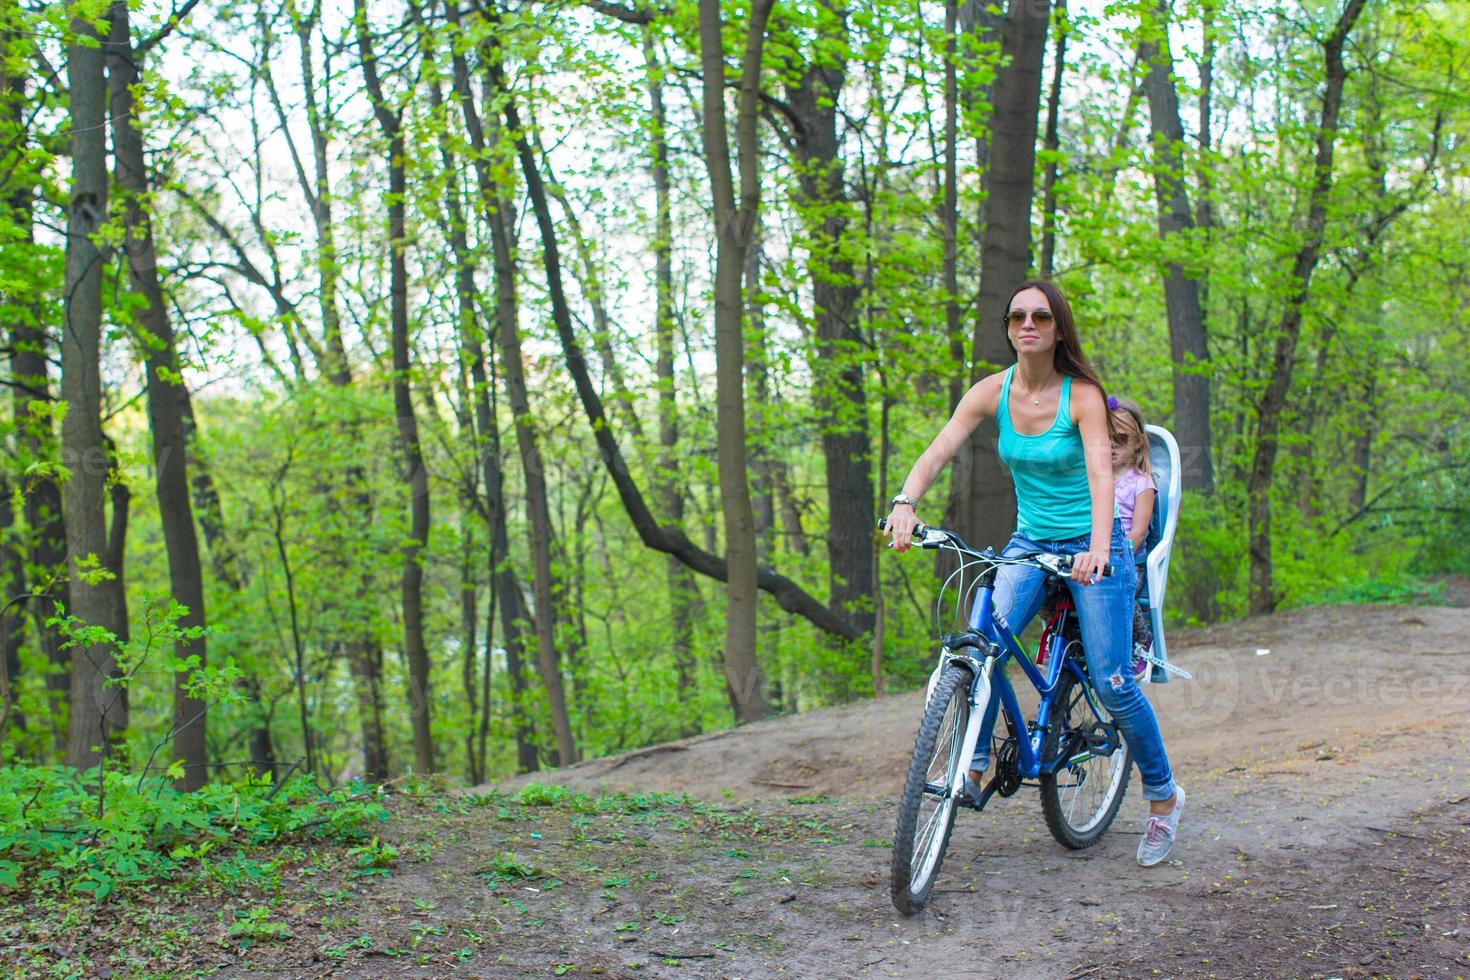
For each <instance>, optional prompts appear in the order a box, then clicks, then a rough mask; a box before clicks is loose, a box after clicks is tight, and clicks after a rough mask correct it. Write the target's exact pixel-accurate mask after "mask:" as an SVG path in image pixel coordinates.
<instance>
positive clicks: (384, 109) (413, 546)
mask: <svg viewBox="0 0 1470 980" xmlns="http://www.w3.org/2000/svg"><path fill="white" fill-rule="evenodd" d="M353 9H354V10H355V11H356V18H355V19H356V22H357V47H358V51H359V53H360V54H361V55H362V71H363V75H364V77H365V79H366V81H367V89H368V97H369V99H370V101H371V102H372V106H373V115H374V116H375V117H376V118H377V120H378V126H379V128H381V129H382V130H383V137H384V139H386V140H387V141H388V195H387V198H386V203H387V212H388V215H387V217H388V269H389V272H388V276H389V285H388V292H389V297H390V299H389V309H390V312H389V322H390V333H391V336H392V340H391V346H392V348H393V412H394V415H395V416H396V417H397V424H398V448H399V453H400V454H401V455H402V457H403V462H402V465H403V482H404V488H405V490H407V492H408V499H409V532H408V541H407V542H406V543H405V544H404V546H403V577H402V584H401V590H402V593H401V594H402V607H403V651H404V654H405V655H406V656H407V659H408V687H409V690H408V704H409V712H410V723H411V725H412V728H413V758H414V766H415V767H416V768H417V769H418V771H419V772H425V773H427V772H433V771H434V735H433V729H432V715H431V707H432V704H433V702H432V699H431V697H430V691H429V680H430V678H429V673H430V665H429V651H428V647H427V646H426V645H425V644H424V566H423V562H422V557H421V556H422V552H423V551H424V549H426V548H427V547H428V546H429V527H430V524H429V472H428V470H427V469H425V468H424V454H423V449H422V447H421V446H420V444H419V423H418V416H417V414H416V413H415V412H414V407H413V388H412V371H413V365H412V363H411V360H410V357H409V349H408V262H407V258H406V256H405V254H404V252H405V249H406V248H407V247H408V242H407V238H408V230H407V227H406V224H405V217H404V214H405V207H406V204H405V198H406V196H407V179H406V175H405V172H404V168H405V167H406V165H407V163H406V160H405V158H404V143H403V120H402V118H401V116H400V115H399V114H398V113H395V112H393V111H392V109H390V108H389V107H388V103H387V100H386V99H384V97H383V86H382V81H381V79H379V77H378V61H377V56H376V55H375V54H374V51H373V43H372V35H371V33H370V31H369V27H368V22H367V2H366V0H354V4H353Z"/></svg>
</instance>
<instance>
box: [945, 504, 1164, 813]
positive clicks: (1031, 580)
mask: <svg viewBox="0 0 1470 980" xmlns="http://www.w3.org/2000/svg"><path fill="white" fill-rule="evenodd" d="M1091 540H1092V539H1091V536H1090V535H1086V536H1083V537H1080V538H1072V539H1070V540H1067V541H1032V540H1031V539H1029V538H1027V537H1026V536H1025V535H1023V534H1022V533H1021V532H1019V531H1017V532H1016V533H1015V534H1013V535H1012V536H1011V540H1010V543H1009V544H1007V545H1006V546H1005V550H1004V551H1002V552H1001V554H1002V555H1005V556H1007V557H1015V556H1018V555H1024V554H1032V553H1035V552H1038V551H1044V552H1049V553H1051V554H1058V555H1075V554H1079V553H1081V552H1083V551H1086V550H1087V547H1088V545H1089V544H1090V543H1091ZM1110 551H1111V557H1110V561H1111V563H1112V566H1113V574H1112V575H1111V576H1109V577H1106V578H1099V579H1098V580H1097V581H1096V582H1094V583H1093V584H1091V585H1079V584H1078V583H1076V582H1073V581H1071V580H1070V579H1069V580H1068V581H1067V587H1068V588H1069V589H1070V590H1071V592H1072V602H1073V604H1074V605H1075V606H1076V607H1077V616H1078V619H1079V621H1080V623H1081V626H1082V648H1083V650H1084V651H1085V653H1086V656H1087V673H1088V676H1090V677H1091V678H1092V679H1093V684H1092V687H1093V690H1094V691H1096V692H1097V699H1098V701H1099V702H1100V703H1101V704H1102V706H1103V707H1104V708H1106V709H1107V711H1108V713H1109V714H1110V715H1112V718H1113V722H1114V724H1116V725H1117V726H1118V730H1119V731H1121V732H1122V733H1123V737H1124V738H1125V739H1127V740H1128V748H1129V749H1131V750H1132V752H1133V758H1134V759H1135V760H1136V761H1137V762H1138V772H1139V775H1140V776H1141V777H1142V779H1143V798H1144V799H1146V800H1167V799H1169V797H1171V796H1173V795H1174V778H1173V775H1172V774H1171V773H1170V771H1169V757H1168V755H1167V754H1165V752H1164V739H1163V736H1162V735H1160V734H1159V723H1158V719H1156V718H1155V717H1154V709H1153V705H1151V704H1149V702H1148V698H1146V697H1144V696H1143V691H1141V690H1140V689H1139V687H1138V683H1137V682H1136V681H1134V679H1133V666H1132V661H1133V642H1132V636H1133V590H1134V581H1135V578H1136V575H1137V572H1136V571H1135V569H1134V565H1133V555H1132V553H1131V552H1130V551H1128V550H1127V538H1126V537H1125V535H1124V534H1123V525H1122V522H1121V521H1116V520H1115V521H1113V541H1112V546H1111V548H1110ZM1045 583H1046V573H1045V572H1043V571H1042V570H1041V569H1039V568H1035V567H1033V566H1030V565H1002V566H1001V567H1000V570H999V571H998V572H997V574H996V577H995V596H994V600H993V605H994V609H995V613H996V615H997V616H998V617H1000V618H1001V619H1003V620H1004V621H1005V623H1006V624H1007V625H1008V626H1009V627H1010V628H1011V631H1012V632H1013V633H1016V634H1017V635H1019V634H1020V632H1021V631H1022V630H1023V629H1025V628H1026V624H1027V623H1029V622H1031V620H1032V619H1034V618H1035V617H1036V614H1037V612H1039V611H1040V609H1041V603H1042V601H1043V600H1044V598H1045V596H1046V590H1045ZM971 625H974V624H973V623H972V624H971ZM999 705H1000V700H999V698H991V701H990V705H989V707H988V708H987V709H986V711H985V718H984V720H983V721H982V722H981V725H980V738H979V740H978V741H977V742H976V744H975V757H974V760H973V762H972V763H971V768H972V769H985V768H987V767H988V766H989V763H990V738H991V733H992V732H993V731H994V730H995V716H996V711H997V709H998V707H999Z"/></svg>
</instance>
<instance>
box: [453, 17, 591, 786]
mask: <svg viewBox="0 0 1470 980" xmlns="http://www.w3.org/2000/svg"><path fill="white" fill-rule="evenodd" d="M449 16H450V20H451V23H453V24H455V26H458V18H459V15H458V14H457V13H456V12H453V11H452V8H451V13H450V15H449ZM482 53H483V55H484V57H485V61H486V68H487V70H488V71H489V72H490V73H491V75H490V77H491V84H492V87H493V89H494V92H495V96H496V97H497V98H499V97H508V96H509V92H508V90H507V89H506V88H505V87H504V84H503V77H502V76H501V74H500V67H499V53H498V52H496V51H494V50H485V51H483V52H482ZM454 76H455V89H456V91H457V93H458V95H459V99H460V105H461V108H462V110H463V113H464V118H465V128H466V129H467V130H468V132H469V136H470V145H471V147H472V148H473V149H474V151H475V174H476V178H477V182H478V186H479V191H480V201H479V204H480V207H481V208H483V209H484V211H485V212H486V213H485V220H486V222H487V223H488V224H489V225H490V239H491V249H492V253H493V256H494V263H495V339H496V344H497V346H498V347H499V348H500V355H501V356H500V361H501V365H502V367H503V369H504V371H505V390H506V396H507V397H508V398H509V399H510V410H511V416H512V418H513V420H514V423H515V430H516V446H517V448H518V449H519V451H520V456H521V466H522V469H523V470H524V473H525V481H526V510H527V512H528V516H529V518H530V522H529V525H528V527H527V533H528V536H529V538H530V541H529V544H530V548H531V566H532V593H533V595H534V596H535V600H536V611H535V627H536V663H537V668H538V672H539V673H540V675H541V684H542V686H543V687H544V688H545V689H546V697H547V700H548V702H549V704H550V707H551V724H552V730H553V731H554V732H555V733H556V744H557V756H558V760H557V761H558V763H559V764H560V765H564V766H566V765H571V764H572V763H574V762H576V761H577V746H576V740H575V739H574V737H573V735H572V723H571V715H570V713H569V712H568V710H567V701H566V692H565V690H564V688H563V685H562V682H561V668H560V665H559V664H558V662H557V659H558V658H557V651H556V608H555V600H554V598H553V594H552V593H553V583H552V571H551V512H550V509H549V507H548V504H547V494H546V474H545V470H544V467H543V462H542V459H541V454H540V450H539V448H538V446H537V438H536V430H535V422H534V419H533V418H532V415H531V400H530V396H529V393H528V392H527V389H526V377H525V369H524V367H523V362H522V359H521V338H520V333H519V330H518V327H517V325H516V310H517V299H516V267H515V255H514V250H515V243H514V234H515V228H514V224H513V222H512V221H511V216H512V214H513V212H514V208H513V206H512V204H511V202H510V201H509V200H508V199H507V198H506V197H505V196H504V194H503V193H502V192H501V190H500V188H499V186H498V185H497V183H496V181H495V179H494V176H493V175H492V174H491V172H490V161H489V160H488V159H487V156H486V154H487V143H486V139H485V132H484V129H483V127H482V126H481V120H480V114H479V110H478V109H477V108H476V107H475V105H474V97H473V94H472V93H471V91H470V88H469V71H468V66H467V65H466V63H465V59H464V56H463V55H460V54H456V55H455V56H454ZM517 128H518V127H516V126H512V127H511V129H512V130H513V131H514V130H516V129H517Z"/></svg>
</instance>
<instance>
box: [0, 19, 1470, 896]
mask: <svg viewBox="0 0 1470 980" xmlns="http://www.w3.org/2000/svg"><path fill="white" fill-rule="evenodd" d="M0 48H3V59H0V71H3V75H4V78H3V82H0V181H3V186H0V309H3V318H4V323H3V330H4V344H5V346H6V348H7V354H8V364H9V369H8V373H7V374H6V378H7V384H8V388H9V393H10V398H9V400H8V404H7V405H6V406H5V408H4V409H3V410H0V425H3V433H4V443H3V444H4V449H5V461H4V465H3V469H0V480H3V489H4V495H3V502H4V506H3V507H0V576H3V580H4V589H3V592H4V599H5V604H4V607H3V616H0V643H3V646H4V656H3V658H0V666H3V670H0V766H3V767H23V766H29V767H47V766H66V767H71V768H72V769H73V770H75V771H76V772H77V773H78V774H81V773H87V772H91V773H92V775H90V776H87V777H85V779H84V781H87V780H90V781H92V782H95V783H96V784H97V785H98V787H101V786H102V785H103V782H102V780H101V778H100V776H98V775H97V773H98V772H100V771H101V770H115V771H118V772H122V773H127V774H130V776H131V777H132V778H137V779H140V780H141V779H143V778H145V777H160V778H163V779H166V780H168V781H170V782H172V783H173V784H174V785H176V786H177V788H178V789H179V790H182V791H192V790H199V789H201V788H203V787H207V786H209V785H211V784H219V783H227V782H230V781H234V780H241V779H246V778H263V779H264V780H265V781H266V783H267V784H269V783H270V782H271V781H274V780H284V779H285V778H286V776H287V775H289V774H291V773H306V774H309V775H310V776H311V777H312V778H313V779H314V780H315V781H316V783H317V784H319V785H320V786H322V787H324V788H326V787H336V786H342V785H346V784H349V783H352V782H353V781H367V782H381V781H384V780H390V779H393V778H396V777H401V776H404V775H405V774H408V773H416V774H427V773H438V774H443V775H444V777H445V778H448V779H451V780H453V781H455V782H458V783H460V784H464V785H474V784H479V783H483V782H485V781H487V780H493V779H495V778H497V777H502V776H505V775H508V774H512V773H516V772H527V771H535V770H539V769H544V768H549V767H554V766H559V765H565V764H568V763H572V762H576V761H578V760H580V759H587V758H593V757H597V756H603V755H607V754H610V753H616V752H621V751H628V750H632V749H636V748H639V747H641V746H647V745H651V744H653V743H658V742H663V741H667V740H671V739H677V738H681V737H687V736H691V735H695V734H698V733H702V732H709V731H714V730H717V729H720V728H724V727H728V726H731V725H734V724H739V723H744V722H750V721H754V720H757V719H761V718H765V717H768V716H771V715H773V714H790V713H796V712H800V711H804V710H808V709H811V708H815V707H819V706H824V705H831V704H838V703H843V702H849V701H852V700H855V699H859V698H868V697H872V696H874V695H876V694H882V693H884V692H893V691H902V690H909V689H911V688H913V687H914V686H916V685H918V684H919V683H921V681H922V679H923V678H924V677H925V676H926V675H927V672H928V670H929V668H930V665H931V661H932V656H933V639H932V637H933V632H932V630H933V616H932V599H933V597H934V595H935V593H936V591H937V588H938V585H939V579H938V577H937V571H938V570H937V569H936V567H935V565H934V564H933V563H932V562H930V561H928V559H926V558H923V557H920V556H919V555H917V554H914V555H909V556H907V557H905V558H899V557H898V556H897V555H895V554H893V553H892V552H891V551H889V550H888V549H886V548H885V547H884V546H883V542H882V540H881V539H880V537H879V536H878V535H877V533H876V531H875V524H876V521H877V519H878V518H879V517H880V516H882V515H883V514H885V513H886V512H887V504H886V501H887V500H888V499H889V497H890V496H891V495H892V494H894V493H895V492H897V491H898V489H899V487H900V485H901V483H902V480H903V477H904V474H905V473H906V472H907V469H908V467H909V465H910V464H911V463H912V461H913V459H914V457H916V456H917V455H918V453H919V452H920V451H921V450H922V449H923V447H924V446H925V445H926V444H927V442H928V440H929V439H930V438H931V437H932V435H933V434H934V433H935V432H936V431H937V430H938V428H939V426H940V424H941V423H942V422H943V420H944V419H945V418H946V417H947V416H948V414H949V412H950V411H951V410H952V409H953V407H954V405H955V404H956V402H957V400H958V398H959V397H960V395H961V394H962V393H963V392H964V391H965V390H966V388H967V387H968V385H969V384H971V383H972V382H974V381H975V380H978V379H979V378H981V377H983V376H985V375H987V374H989V373H991V372H993V371H995V370H997V369H1000V368H1003V367H1004V366H1005V365H1007V364H1009V363H1010V362H1011V360H1012V359H1013V353H1012V351H1011V349H1010V347H1009V345H1008V343H1007V341H1006V338H1005V334H1004V331H1003V328H1002V314H1003V312H1004V308H1005V303H1006V299H1007V297H1008V296H1009V291H1010V289H1011V287H1012V286H1013V285H1015V284H1016V283H1018V282H1020V281H1022V280H1023V279H1025V278H1027V277H1028V276H1043V277H1047V278H1051V279H1054V280H1055V281H1057V282H1058V283H1059V284H1060V285H1061V286H1062V288H1063V289H1065V290H1066V291H1067V293H1068V295H1069V296H1070V298H1071V301H1072V304H1073V307H1074V309H1075V311H1076V314H1077V319H1078V325H1079V330H1080V332H1081V335H1082V339H1083V342H1084V345H1085V347H1086V350H1087V351H1088V354H1089V356H1090V357H1091V358H1092V360H1093V362H1094V364H1095V365H1096V366H1097V368H1098V370H1099V372H1100V374H1101V376H1102V378H1103V380H1104V382H1105V384H1106V385H1107V387H1108V390H1109V393H1112V394H1120V395H1128V396H1130V397H1132V398H1134V399H1136V400H1137V401H1138V402H1139V403H1140V404H1141V405H1142V407H1143V409H1144V412H1145V414H1146V416H1147V419H1148V421H1149V422H1151V423H1156V424H1160V425H1163V426H1165V427H1167V428H1169V429H1170V430H1171V431H1172V432H1173V433H1174V434H1175V436H1176V438H1177V439H1178V441H1179V444H1180V446H1181V447H1182V450H1183V458H1184V480H1185V499H1184V503H1183V506H1182V508H1181V524H1180V528H1179V531H1178V535H1177V544H1176V547H1175V553H1174V559H1173V565H1172V568H1173V572H1172V576H1171V580H1170V597H1169V610H1168V611H1169V615H1170V617H1171V621H1172V622H1177V623H1181V624H1185V623H1190V624H1200V623H1215V622H1221V621H1225V620H1229V619H1233V618H1238V617H1242V616H1246V615H1251V614H1266V613H1271V612H1273V611H1275V610H1280V609H1285V608H1289V607H1294V606H1302V605H1315V604H1324V603H1341V602H1354V601H1370V600H1382V599H1403V598H1406V597H1413V596H1420V595H1425V594H1432V591H1433V584H1432V579H1433V577H1434V576H1436V575H1442V574H1452V573H1458V574H1464V573H1467V572H1470V536H1467V534H1466V531H1467V530H1470V519H1467V518H1470V494H1467V485H1470V431H1467V428H1466V422H1465V419H1466V415H1467V407H1470V406H1467V388H1470V384H1467V382H1470V374H1467V372H1466V370H1465V367H1464V363H1465V362H1464V361H1463V360H1462V357H1463V356H1464V353H1465V351H1466V350H1467V349H1470V314H1467V310H1470V237H1467V236H1466V234H1465V230H1464V216H1465V214H1466V213H1467V211H1470V146H1467V137H1470V84H1467V77H1466V76H1467V74H1470V7H1467V6H1465V5H1463V4H1455V3H1447V2H1430V3H1409V2H1405V0H1327V2H1319V0H1307V2H1305V3H1296V2H1291V0H1116V2H1110V3H1106V4H1103V3H1082V2H1081V0H1070V2H1069V0H1011V2H1009V3H1005V2H1003V0H996V2H995V3H989V4H987V3H982V2H979V0H964V2H958V0H948V2H946V3H939V2H934V0H921V2H918V3H911V4H904V3H891V2H889V0H856V2H854V3H851V4H845V3H839V2H837V0H800V2H794V0H723V2H722V0H697V2H689V0H670V2H664V0H526V2H502V0H471V2H469V3H468V4H466V5H464V6H460V5H458V3H457V0H453V2H449V3H440V2H439V0H425V2H422V3H419V2H415V3H407V4H404V3H399V2H396V0H372V2H369V0H353V2H352V3H350V4H349V3H347V2H346V0H338V2H335V3H328V2H323V0H171V2H165V3H162V4H160V3H158V2H156V0H141V2H138V3H126V2H123V0H116V2H113V0H74V2H69V3H65V4H37V3H26V2H19V0H0ZM1011 493H1012V491H1011V489H1010V483H1009V477H1008V476H1007V475H1006V474H1005V472H1004V471H1003V470H1002V469H1001V467H1000V466H999V464H998V461H997V459H996V455H995V437H994V432H993V430H991V431H987V430H986V429H985V428H982V429H981V430H980V431H978V432H977V433H976V435H975V437H974V438H973V440H972V441H971V443H970V445H969V446H968V447H967V448H966V450H965V452H964V453H962V455H961V457H960V458H958V459H957V460H956V462H955V464H954V466H953V467H952V468H951V469H950V471H949V472H948V473H947V474H946V477H945V480H944V482H943V483H942V484H940V485H937V486H936V487H934V488H933V489H932V490H931V491H930V493H929V494H928V496H927V497H926V499H925V500H924V501H923V502H922V503H921V504H920V508H919V513H920V516H921V517H922V518H923V519H924V520H925V521H927V522H929V523H935V524H943V525H945V526H948V527H953V528H955V529H957V530H959V531H960V532H961V533H962V534H963V535H964V536H965V537H966V539H967V540H969V541H970V542H971V543H973V544H982V545H983V544H994V545H998V544H1000V543H1002V542H1003V540H1004V538H1005V536H1006V535H1007V534H1008V533H1009V531H1010V529H1011V526H1012V522H1013V519H1014V500H1013V499H1012V497H1011ZM1321 641H1322V643H1323V644H1324V645H1329V646H1330V643H1331V638H1330V637H1327V636H1324V637H1322V638H1321ZM98 767H101V770H99V769H98ZM16 771H19V770H18V769H17V770H16ZM251 773H254V774H256V775H255V776H253V777H252V776H250V774H251ZM140 785H141V784H140ZM12 791H14V792H21V791H19V790H14V789H13V788H12ZM37 792H39V790H38V791H37ZM21 795H24V792H21ZM32 799H34V797H33V798H32ZM0 850H3V849H0ZM4 863H5V862H0V873H3V872H4V867H3V865H4ZM12 883H13V882H12Z"/></svg>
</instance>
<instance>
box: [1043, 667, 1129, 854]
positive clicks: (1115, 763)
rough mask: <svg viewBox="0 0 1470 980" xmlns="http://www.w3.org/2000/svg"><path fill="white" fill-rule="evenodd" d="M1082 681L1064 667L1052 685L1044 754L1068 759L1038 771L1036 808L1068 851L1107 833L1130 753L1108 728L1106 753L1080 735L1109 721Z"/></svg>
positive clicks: (1124, 785) (1119, 798)
mask: <svg viewBox="0 0 1470 980" xmlns="http://www.w3.org/2000/svg"><path fill="white" fill-rule="evenodd" d="M1088 693H1089V692H1088V690H1087V681H1085V680H1083V679H1082V678H1081V677H1078V676H1077V675H1076V674H1074V673H1072V672H1070V671H1068V672H1067V674H1066V675H1065V676H1064V677H1063V678H1062V681H1061V686H1060V687H1059V688H1058V689H1057V696H1056V708H1055V714H1054V715H1053V717H1054V718H1055V721H1054V722H1053V724H1052V734H1051V735H1050V736H1049V737H1048V739H1047V756H1048V757H1052V756H1054V755H1055V754H1056V753H1060V752H1066V753H1068V758H1067V760H1066V761H1064V762H1063V764H1062V765H1060V766H1058V767H1057V769H1056V771H1055V772H1050V773H1042V775H1041V812H1042V813H1043V814H1044V815H1045V816H1046V826H1047V829H1048V830H1050V831H1051V835H1052V836H1053V837H1055V838H1056V839H1057V842H1058V843H1059V844H1061V845H1063V846H1064V847H1069V848H1071V849H1072V850H1081V849H1082V848H1084V847H1091V846H1092V845H1093V844H1096V843H1097V842H1098V841H1099V840H1100V839H1101V838H1102V835H1103V834H1105V833H1107V830H1108V827H1110V826H1111V825H1112V823H1113V818H1114V817H1116V816H1117V815H1118V807H1120V806H1121V805H1122V803H1123V794H1124V793H1125V792H1127V789H1128V774H1129V771H1130V770H1131V769H1132V767H1133V757H1132V755H1131V754H1130V753H1129V751H1128V744H1127V743H1126V742H1124V741H1123V738H1122V735H1121V734H1120V733H1118V732H1117V730H1116V729H1114V730H1113V734H1112V741H1113V742H1114V743H1115V744H1114V747H1113V750H1112V752H1111V753H1109V754H1108V755H1098V754H1096V753H1095V752H1093V751H1092V750H1091V749H1090V748H1089V746H1088V745H1087V743H1086V742H1085V741H1084V740H1083V735H1084V734H1091V733H1095V732H1096V731H1098V725H1099V723H1107V722H1108V721H1110V719H1109V718H1108V715H1107V713H1106V712H1105V711H1103V709H1102V708H1101V707H1100V706H1099V707H1098V708H1097V709H1096V710H1094V707H1093V702H1092V701H1091V700H1090V699H1089V698H1088Z"/></svg>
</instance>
